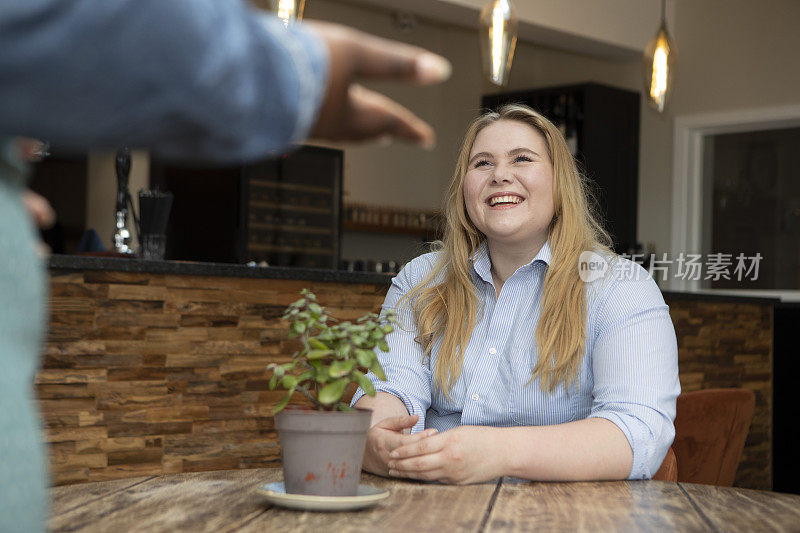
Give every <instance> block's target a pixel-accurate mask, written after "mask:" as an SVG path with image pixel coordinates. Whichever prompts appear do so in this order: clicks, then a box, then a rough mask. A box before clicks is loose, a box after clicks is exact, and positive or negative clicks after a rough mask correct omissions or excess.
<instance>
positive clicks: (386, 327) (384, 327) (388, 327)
mask: <svg viewBox="0 0 800 533" xmlns="http://www.w3.org/2000/svg"><path fill="white" fill-rule="evenodd" d="M381 329H382V330H383V332H384V333H386V334H387V335H388V334H389V333H391V332H393V331H394V328H393V327H392V326H391V324H384V325H382V326H381Z"/></svg>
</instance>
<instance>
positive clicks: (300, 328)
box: [291, 322, 306, 335]
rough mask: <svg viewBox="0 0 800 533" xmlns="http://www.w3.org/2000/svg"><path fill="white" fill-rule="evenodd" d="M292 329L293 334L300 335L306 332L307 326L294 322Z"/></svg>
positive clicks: (303, 323)
mask: <svg viewBox="0 0 800 533" xmlns="http://www.w3.org/2000/svg"><path fill="white" fill-rule="evenodd" d="M291 328H292V331H293V332H295V333H296V334H298V335H300V334H301V333H303V332H304V331H305V330H306V324H305V322H292V325H291Z"/></svg>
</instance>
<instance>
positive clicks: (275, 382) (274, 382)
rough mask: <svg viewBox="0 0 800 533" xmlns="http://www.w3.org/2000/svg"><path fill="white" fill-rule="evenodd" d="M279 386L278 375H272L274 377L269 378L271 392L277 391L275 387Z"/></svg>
mask: <svg viewBox="0 0 800 533" xmlns="http://www.w3.org/2000/svg"><path fill="white" fill-rule="evenodd" d="M277 385H278V375H277V374H272V377H271V378H269V390H275V387H276V386H277Z"/></svg>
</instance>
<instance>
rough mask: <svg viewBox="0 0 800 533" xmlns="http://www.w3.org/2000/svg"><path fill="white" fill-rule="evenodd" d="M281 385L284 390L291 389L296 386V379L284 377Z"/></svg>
mask: <svg viewBox="0 0 800 533" xmlns="http://www.w3.org/2000/svg"><path fill="white" fill-rule="evenodd" d="M281 385H282V386H283V388H284V389H293V388H295V387H296V386H297V378H296V377H295V376H284V378H283V381H281Z"/></svg>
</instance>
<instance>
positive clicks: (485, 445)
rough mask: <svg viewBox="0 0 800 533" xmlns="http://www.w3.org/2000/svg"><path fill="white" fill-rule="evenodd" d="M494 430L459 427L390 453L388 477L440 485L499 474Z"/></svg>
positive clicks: (500, 458) (501, 455)
mask: <svg viewBox="0 0 800 533" xmlns="http://www.w3.org/2000/svg"><path fill="white" fill-rule="evenodd" d="M497 437H498V429H497V428H493V427H484V426H459V427H457V428H454V429H451V430H449V431H446V432H444V433H440V434H438V435H434V436H431V437H426V438H422V439H419V440H417V441H415V442H412V443H407V444H403V445H402V446H400V447H399V448H396V449H395V450H393V451H392V452H391V453H390V460H389V475H391V476H395V477H405V478H410V479H423V480H428V481H441V482H443V483H454V484H458V485H461V484H468V483H480V482H482V481H487V480H490V479H495V478H497V477H500V476H502V475H503V460H504V453H503V451H502V448H501V442H500V440H499V439H498V438H497Z"/></svg>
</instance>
